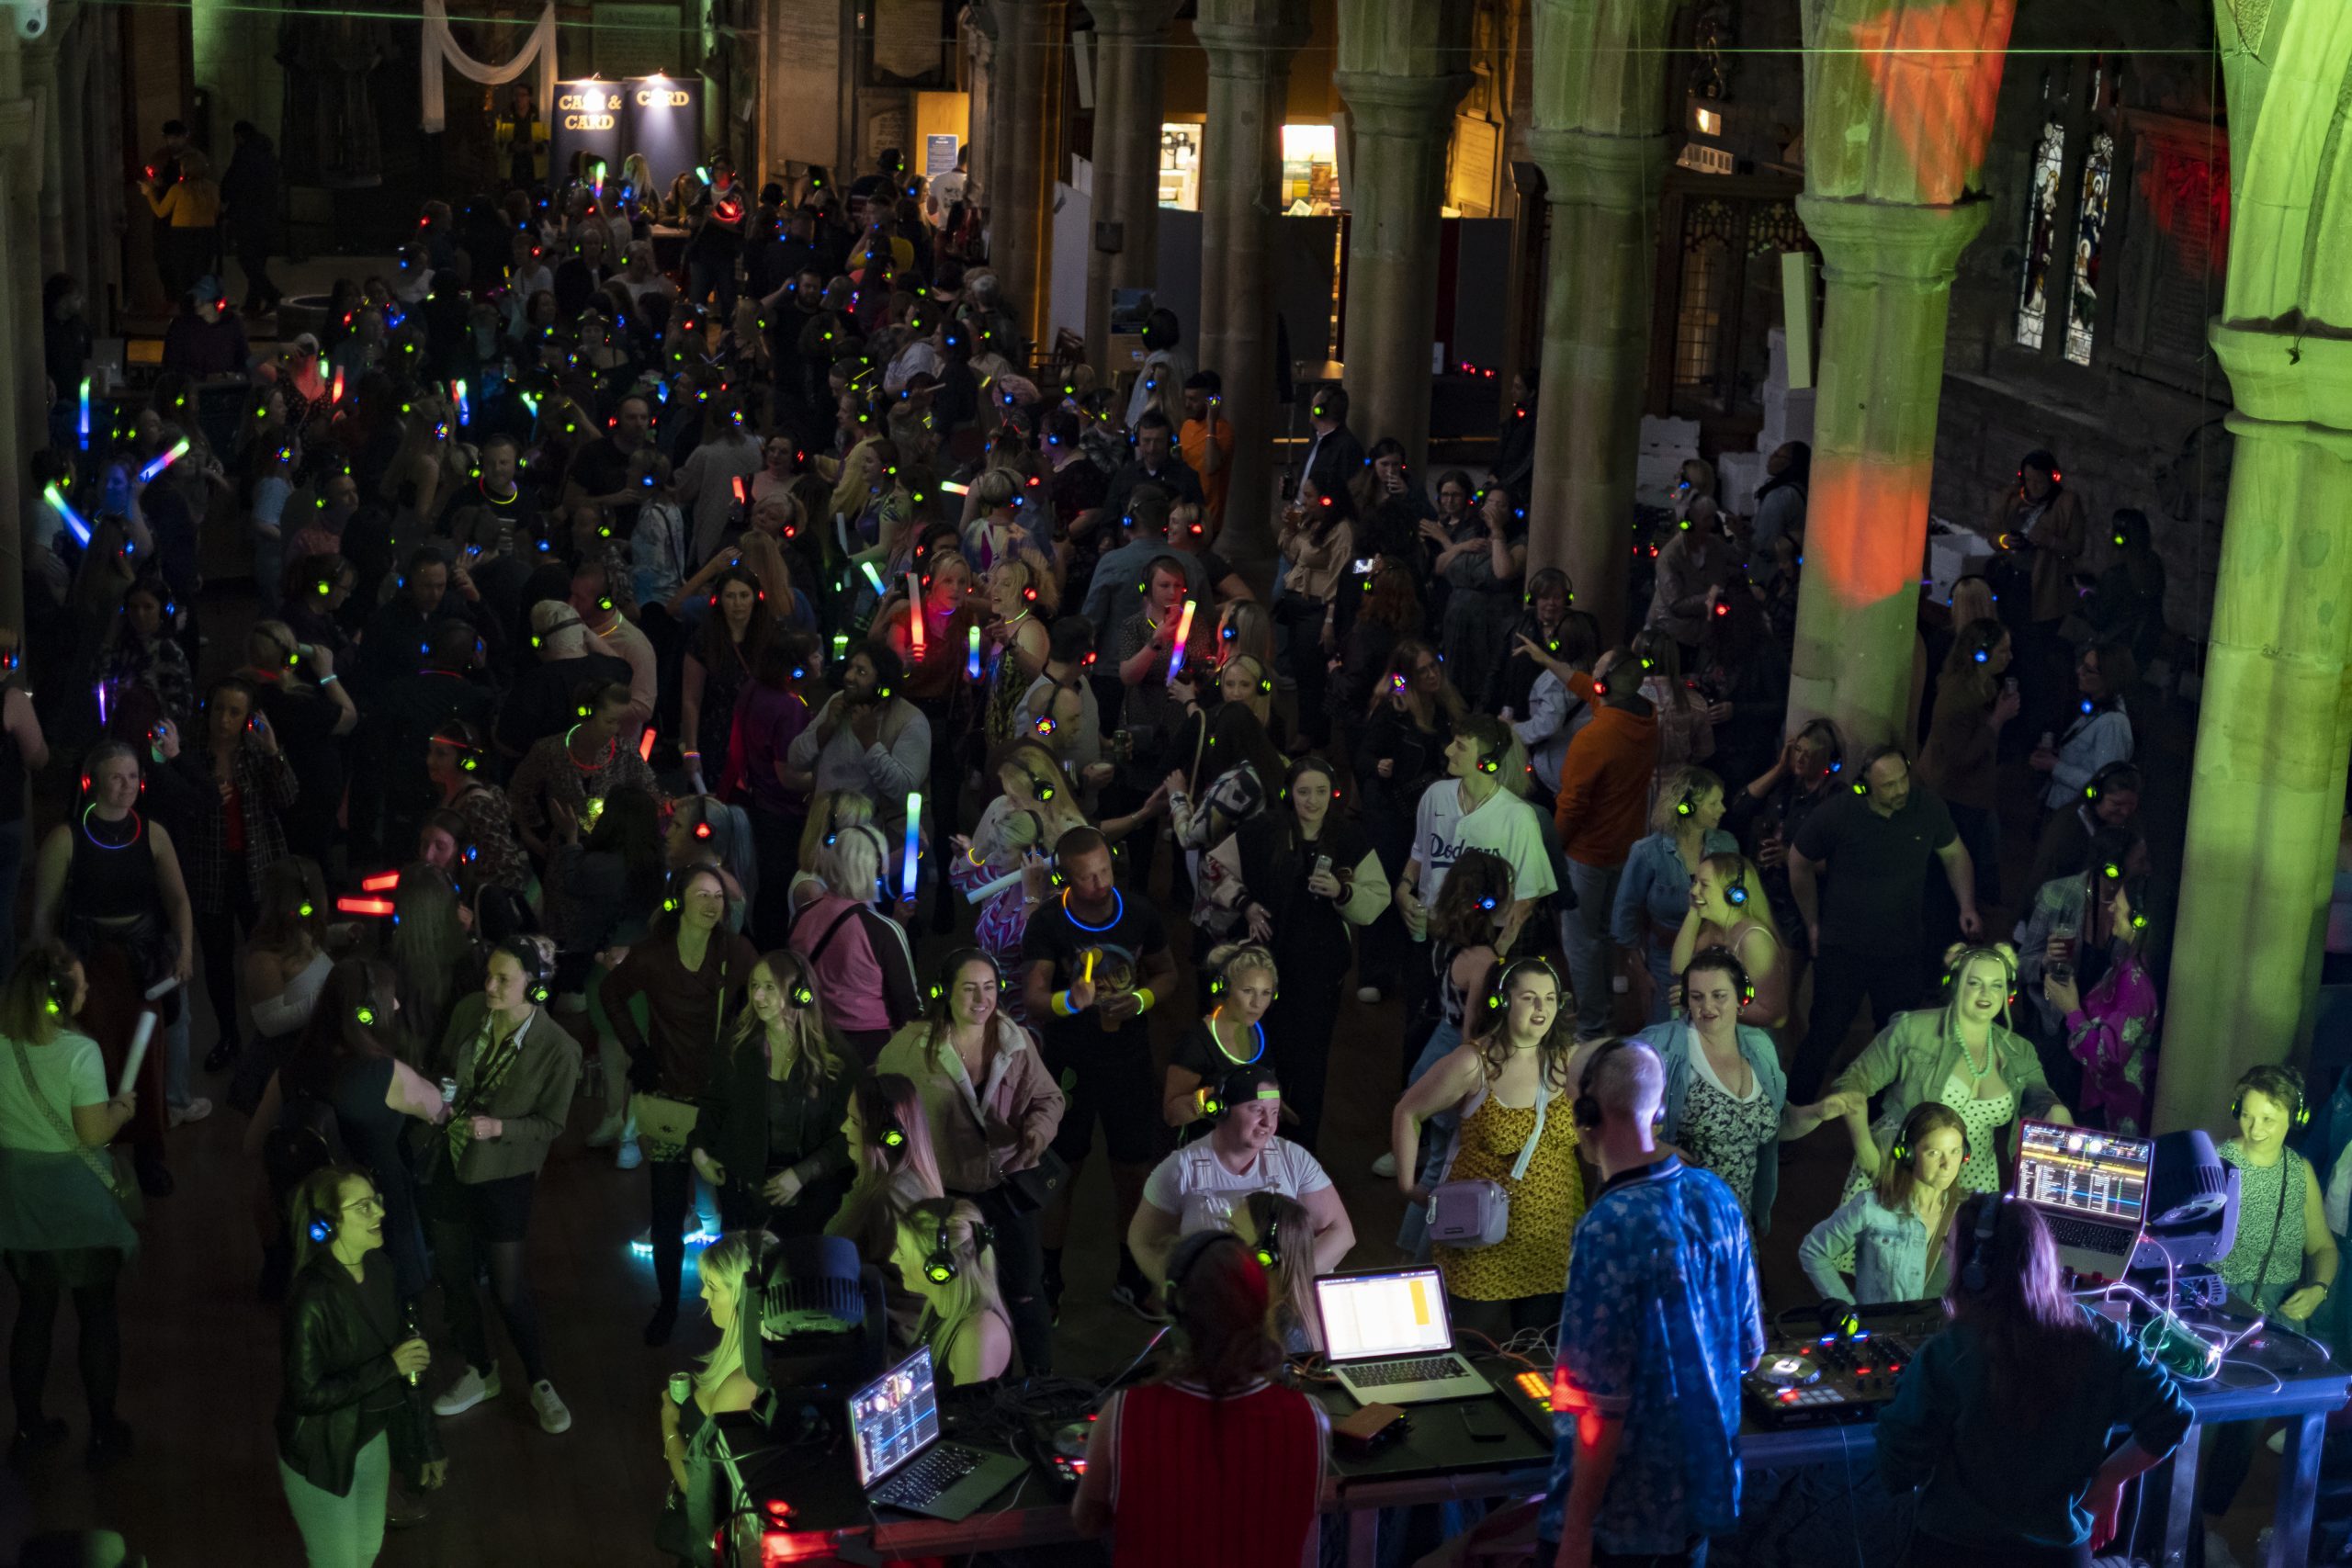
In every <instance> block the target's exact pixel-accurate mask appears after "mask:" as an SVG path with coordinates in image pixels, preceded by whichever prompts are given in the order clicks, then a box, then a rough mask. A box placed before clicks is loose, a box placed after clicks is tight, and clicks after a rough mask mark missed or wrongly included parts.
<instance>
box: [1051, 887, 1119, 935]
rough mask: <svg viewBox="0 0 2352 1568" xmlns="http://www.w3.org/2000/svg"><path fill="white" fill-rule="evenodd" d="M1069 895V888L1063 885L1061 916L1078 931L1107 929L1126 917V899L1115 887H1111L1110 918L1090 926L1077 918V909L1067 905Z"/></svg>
mask: <svg viewBox="0 0 2352 1568" xmlns="http://www.w3.org/2000/svg"><path fill="white" fill-rule="evenodd" d="M1069 895H1070V890H1069V888H1067V887H1065V888H1063V889H1062V916H1063V918H1064V919H1067V920H1069V923H1070V924H1071V925H1074V926H1076V927H1077V928H1078V929H1079V930H1080V931H1109V930H1110V929H1111V928H1112V927H1113V926H1115V925H1117V924H1118V923H1119V922H1120V921H1121V920H1123V919H1126V915H1127V901H1126V900H1125V898H1123V897H1120V896H1119V890H1118V889H1117V888H1115V887H1114V888H1112V889H1111V918H1110V919H1107V920H1105V921H1103V923H1102V924H1101V925H1099V926H1090V925H1088V924H1087V923H1086V922H1085V921H1084V920H1081V919H1079V918H1078V911H1076V910H1075V909H1072V908H1070V907H1069Z"/></svg>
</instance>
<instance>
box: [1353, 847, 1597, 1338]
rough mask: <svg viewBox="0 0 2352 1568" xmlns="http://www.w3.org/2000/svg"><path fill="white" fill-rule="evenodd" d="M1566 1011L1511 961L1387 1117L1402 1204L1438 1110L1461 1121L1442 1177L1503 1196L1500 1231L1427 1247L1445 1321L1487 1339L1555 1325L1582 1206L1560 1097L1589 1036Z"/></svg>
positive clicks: (1561, 995)
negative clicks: (1504, 1225)
mask: <svg viewBox="0 0 2352 1568" xmlns="http://www.w3.org/2000/svg"><path fill="white" fill-rule="evenodd" d="M1449 880H1451V879H1450V878H1449ZM1574 1010H1575V1002H1574V999H1573V998H1571V997H1570V996H1569V995H1568V994H1567V989H1566V987H1564V986H1562V985H1561V984H1560V981H1559V979H1558V977H1557V976H1555V975H1554V974H1553V973H1552V966H1551V965H1550V964H1546V963H1544V961H1543V960H1542V959H1540V958H1539V959H1521V961H1520V962H1518V963H1516V964H1512V965H1511V966H1510V968H1508V969H1506V970H1504V971H1503V974H1502V977H1501V979H1499V980H1498V981H1497V982H1496V984H1495V987H1494V989H1493V990H1492V991H1490V992H1488V993H1487V1007H1486V1009H1485V1016H1484V1017H1483V1018H1480V1019H1479V1020H1477V1021H1476V1023H1474V1024H1473V1025H1472V1031H1473V1032H1472V1034H1471V1036H1470V1038H1469V1039H1468V1040H1466V1041H1464V1043H1462V1044H1460V1045H1459V1046H1456V1047H1455V1048H1454V1050H1453V1052H1452V1053H1451V1054H1450V1055H1447V1056H1446V1057H1445V1058H1444V1059H1443V1060H1442V1061H1441V1062H1439V1063H1438V1065H1437V1066H1434V1067H1432V1068H1430V1071H1429V1073H1428V1074H1427V1075H1426V1076H1425V1077H1422V1079H1421V1080H1420V1081H1419V1083H1417V1084H1415V1085H1413V1086H1412V1087H1411V1088H1410V1089H1407V1090H1406V1091H1405V1094H1404V1098H1403V1099H1401V1100H1398V1101H1397V1110H1396V1112H1395V1114H1394V1115H1393V1116H1391V1117H1390V1119H1389V1145H1390V1153H1391V1154H1392V1155H1393V1156H1395V1158H1396V1161H1397V1188H1398V1189H1399V1190H1401V1191H1402V1192H1403V1193H1404V1194H1405V1199H1406V1201H1408V1202H1409V1203H1419V1204H1426V1203H1428V1201H1429V1198H1430V1187H1429V1186H1428V1185H1425V1184H1424V1183H1423V1182H1422V1181H1421V1179H1420V1171H1419V1161H1418V1159H1417V1158H1416V1154H1417V1151H1418V1150H1419V1147H1420V1141H1421V1123H1422V1122H1425V1121H1427V1120H1429V1118H1430V1116H1431V1115H1432V1114H1433V1113H1435V1112H1436V1111H1441V1110H1447V1109H1451V1110H1452V1111H1453V1112H1454V1113H1455V1115H1456V1116H1457V1117H1458V1118H1459V1119H1460V1120H1459V1122H1457V1124H1456V1127H1455V1130H1454V1134H1453V1148H1452V1149H1451V1150H1450V1151H1449V1154H1448V1157H1447V1159H1446V1162H1445V1168H1444V1171H1443V1179H1444V1180H1448V1181H1492V1182H1495V1183H1497V1184H1498V1185H1500V1186H1501V1187H1502V1188H1503V1189H1504V1190H1505V1191H1506V1192H1508V1193H1509V1194H1510V1229H1509V1230H1508V1231H1507V1232H1506V1233H1505V1234H1504V1236H1503V1239H1502V1240H1501V1241H1498V1242H1497V1243H1496V1244H1495V1245H1494V1246H1492V1247H1470V1248H1464V1247H1447V1246H1444V1245H1442V1244H1441V1245H1439V1246H1438V1247H1435V1248H1434V1252H1435V1254H1436V1258H1437V1266H1438V1271H1439V1273H1440V1274H1441V1275H1442V1276H1443V1278H1444V1280H1445V1292H1446V1296H1447V1299H1448V1300H1449V1302H1451V1303H1453V1307H1454V1314H1453V1316H1454V1321H1455V1322H1456V1323H1458V1324H1465V1325H1468V1326H1469V1327H1471V1328H1473V1329H1475V1330H1476V1331H1477V1332H1478V1333H1481V1334H1484V1335H1487V1337H1490V1338H1492V1339H1493V1340H1494V1341H1495V1342H1496V1343H1498V1344H1499V1343H1501V1342H1502V1341H1503V1340H1505V1339H1508V1338H1510V1337H1511V1335H1512V1334H1514V1333H1516V1332H1517V1331H1518V1330H1520V1329H1521V1328H1531V1327H1542V1326H1544V1325H1547V1324H1551V1323H1555V1322H1557V1321H1558V1319H1559V1315H1560V1289H1561V1281H1563V1280H1566V1278H1567V1271H1568V1236H1569V1234H1570V1233H1571V1232H1573V1231H1574V1230H1575V1228H1576V1223H1577V1218H1578V1216H1580V1215H1581V1214H1583V1213H1584V1207H1585V1198H1584V1176H1583V1173H1582V1171H1581V1170H1579V1169H1578V1168H1577V1156H1576V1144H1577V1130H1576V1124H1575V1121H1574V1119H1573V1118H1572V1117H1571V1116H1570V1115H1569V1114H1568V1101H1569V1100H1571V1099H1573V1098H1574V1095H1573V1092H1572V1089H1571V1086H1573V1085H1575V1084H1576V1083H1577V1081H1578V1079H1579V1076H1580V1074H1581V1071H1582V1066H1583V1061H1584V1059H1585V1058H1586V1057H1588V1056H1589V1055H1590V1054H1591V1052H1592V1050H1593V1049H1594V1048H1595V1047H1596V1046H1597V1045H1598V1042H1594V1043H1590V1044H1587V1045H1584V1046H1577V1045H1576V1044H1575V1043H1574V1035H1575V1032H1576V1025H1575V1022H1574V1020H1573V1018H1572V1017H1571V1015H1572V1013H1573V1012H1574Z"/></svg>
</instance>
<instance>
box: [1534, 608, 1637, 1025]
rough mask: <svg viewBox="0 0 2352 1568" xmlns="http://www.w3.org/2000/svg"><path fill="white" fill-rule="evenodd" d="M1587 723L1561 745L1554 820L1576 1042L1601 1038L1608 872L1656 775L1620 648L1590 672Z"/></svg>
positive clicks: (1629, 843)
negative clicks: (1566, 896)
mask: <svg viewBox="0 0 2352 1568" xmlns="http://www.w3.org/2000/svg"><path fill="white" fill-rule="evenodd" d="M1592 676H1593V694H1594V695H1596V696H1598V697H1599V698H1600V702H1599V705H1597V706H1596V707H1595V708H1594V710H1593V715H1592V722H1591V723H1590V724H1588V725H1586V726H1585V727H1584V728H1582V729H1580V730H1578V731H1577V734H1576V739H1573V740H1571V741H1569V742H1568V754H1567V758H1566V761H1563V762H1562V763H1561V764H1560V798H1559V804H1558V806H1557V807H1555V811H1554V821H1555V823H1556V824H1557V826H1558V828H1559V829H1560V851H1561V853H1562V854H1563V855H1564V856H1566V860H1567V863H1568V885H1569V886H1571V887H1573V888H1574V889H1575V890H1576V896H1577V907H1576V908H1575V909H1574V910H1572V911H1570V912H1569V913H1567V914H1565V915H1562V916H1561V917H1560V946H1561V948H1562V950H1563V951H1565V952H1566V954H1567V959H1568V977H1569V979H1570V981H1571V983H1573V984H1574V985H1575V987H1576V993H1577V1039H1579V1040H1591V1039H1597V1038H1599V1037H1600V1036H1601V1035H1603V1034H1606V1033H1608V1032H1609V1013H1610V989H1609V976H1610V975H1611V973H1612V971H1611V964H1610V951H1609V949H1610V943H1609V911H1610V910H1611V908H1614V907H1615V906H1616V903H1617V874H1618V873H1619V872H1621V871H1623V869H1624V866H1625V856H1626V855H1627V854H1628V853H1629V852H1631V851H1632V850H1633V847H1634V840H1637V839H1639V838H1640V837H1641V836H1642V834H1643V832H1644V830H1645V827H1646V823H1645V818H1646V816H1647V815H1648V809H1649V791H1650V777H1651V775H1652V774H1653V773H1656V772H1657V710H1656V709H1655V708H1653V707H1652V706H1651V705H1650V704H1649V700H1648V699H1647V698H1645V697H1644V696H1643V695H1642V690H1641V688H1642V667H1641V665H1640V664H1639V663H1637V662H1636V661H1635V660H1634V656H1633V655H1632V654H1630V653H1628V652H1626V651H1625V650H1624V649H1622V648H1612V649H1610V650H1609V651H1608V652H1606V653H1604V654H1602V655H1601V656H1600V659H1599V660H1596V661H1595V662H1594V664H1593V667H1592Z"/></svg>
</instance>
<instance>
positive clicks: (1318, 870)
mask: <svg viewBox="0 0 2352 1568" xmlns="http://www.w3.org/2000/svg"><path fill="white" fill-rule="evenodd" d="M1330 869H1331V857H1330V856H1329V855H1317V856H1316V857H1315V874H1316V875H1317V876H1322V875H1325V874H1328V873H1329V871H1330Z"/></svg>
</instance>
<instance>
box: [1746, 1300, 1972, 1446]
mask: <svg viewBox="0 0 2352 1568" xmlns="http://www.w3.org/2000/svg"><path fill="white" fill-rule="evenodd" d="M1943 1325H1944V1319H1943V1314H1942V1312H1941V1311H1940V1310H1939V1308H1937V1307H1936V1305H1935V1303H1921V1304H1920V1305H1919V1306H1918V1307H1917V1308H1907V1309H1903V1310H1898V1311H1895V1312H1891V1313H1890V1312H1883V1311H1881V1312H1873V1313H1872V1314H1870V1315H1869V1317H1868V1318H1867V1319H1860V1320H1858V1319H1856V1318H1853V1317H1849V1318H1848V1319H1847V1320H1846V1322H1845V1323H1844V1324H1842V1325H1838V1326H1837V1327H1835V1328H1833V1330H1832V1331H1831V1332H1829V1333H1827V1334H1821V1335H1811V1336H1806V1337H1786V1336H1776V1337H1774V1338H1773V1339H1772V1340H1771V1342H1770V1344H1769V1345H1768V1346H1767V1347H1766V1348H1765V1351H1764V1354H1763V1356H1762V1358H1761V1359H1758V1361H1757V1363H1756V1365H1755V1367H1754V1369H1753V1370H1751V1371H1749V1372H1748V1374H1747V1376H1746V1377H1745V1378H1743V1379H1741V1380H1740V1381H1741V1386H1742V1387H1743V1388H1745V1389H1746V1390H1747V1399H1748V1407H1749V1409H1750V1411H1751V1412H1752V1414H1753V1415H1754V1416H1755V1417H1756V1419H1757V1420H1758V1422H1759V1423H1760V1424H1762V1425H1764V1426H1767V1427H1816V1426H1826V1425H1828V1424H1831V1423H1834V1422H1839V1421H1867V1420H1869V1419H1870V1418H1871V1416H1874V1415H1876V1414H1877V1412H1878V1407H1879V1406H1880V1405H1882V1404H1885V1403H1887V1402H1888V1401H1889V1400H1891V1399H1893V1398H1894V1388H1895V1384H1896V1382H1898V1381H1899V1380H1900V1379H1901V1377H1902V1374H1903V1369H1904V1368H1905V1367H1906V1366H1908V1365H1909V1364H1910V1361H1911V1358H1912V1356H1913V1355H1915V1354H1917V1350H1918V1348H1919V1347H1920V1346H1921V1345H1923V1344H1925V1343H1926V1342H1927V1341H1928V1339H1930V1338H1931V1337H1934V1336H1935V1334H1936V1333H1937V1331H1938V1330H1939V1329H1941V1328H1942V1327H1943Z"/></svg>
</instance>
